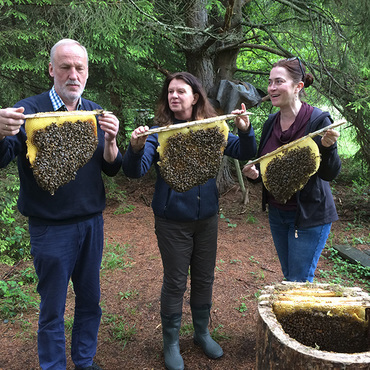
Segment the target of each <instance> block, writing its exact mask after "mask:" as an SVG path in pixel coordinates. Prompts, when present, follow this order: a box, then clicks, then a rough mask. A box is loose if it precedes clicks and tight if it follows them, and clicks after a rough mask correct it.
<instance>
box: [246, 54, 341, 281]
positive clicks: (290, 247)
mask: <svg viewBox="0 0 370 370" xmlns="http://www.w3.org/2000/svg"><path fill="white" fill-rule="evenodd" d="M312 83H313V76H312V74H311V73H306V68H305V66H304V65H303V63H302V62H301V60H300V59H299V58H297V57H296V58H290V59H282V60H279V61H278V62H276V63H274V64H273V66H272V69H271V72H270V77H269V80H268V90H267V91H268V94H269V97H270V100H271V103H272V105H273V106H275V107H279V111H278V112H277V113H275V114H271V115H270V116H269V118H268V120H267V121H266V122H265V124H264V126H263V130H262V134H261V140H260V145H259V149H258V153H257V156H258V157H260V156H262V155H265V154H267V153H270V152H272V151H273V150H275V149H277V148H279V147H280V146H283V145H285V144H287V143H289V142H291V141H294V140H297V139H299V138H300V137H303V136H305V135H307V134H308V133H310V132H313V131H316V130H318V129H320V128H322V127H325V126H328V125H330V124H331V123H332V120H331V118H330V115H329V113H328V112H322V111H321V110H320V109H319V108H316V107H313V106H311V105H309V104H307V103H306V102H304V101H302V100H301V98H302V97H303V95H305V91H304V88H307V87H309V86H310V85H311V84H312ZM338 137H339V133H338V132H337V131H335V130H331V129H329V130H327V131H326V132H325V134H324V136H323V137H320V136H317V137H315V138H314V140H315V142H316V144H317V145H318V147H319V151H320V155H321V162H320V167H319V169H318V171H317V172H316V173H315V174H314V175H313V176H311V178H310V179H309V181H308V182H307V184H306V185H305V186H304V187H303V189H301V190H300V191H298V192H296V193H295V194H294V195H293V196H292V197H291V198H290V199H289V200H288V201H287V202H286V203H284V204H282V203H281V202H279V201H278V200H277V199H275V198H274V196H273V195H272V194H271V193H270V192H269V191H268V190H267V189H266V188H265V186H263V191H262V207H263V209H264V210H265V209H266V205H268V214H269V223H270V229H271V233H272V237H273V240H274V244H275V248H276V251H277V253H278V256H279V260H280V264H281V268H282V271H283V274H284V278H285V279H286V280H288V281H300V282H305V281H309V282H312V281H313V278H314V273H315V270H316V266H317V263H318V260H319V257H320V255H321V252H322V250H323V249H324V246H325V243H326V240H327V238H328V236H329V232H330V228H331V224H332V222H333V221H336V220H337V219H338V216H337V212H336V208H335V204H334V200H333V196H332V193H331V190H330V186H329V181H332V180H333V179H334V178H335V177H336V176H337V175H338V173H339V171H340V167H341V161H340V159H339V156H338V153H337V144H336V142H337V139H338ZM287 170H288V169H287ZM243 174H244V175H245V176H247V178H248V179H250V180H251V181H253V182H257V181H260V180H261V176H260V173H259V168H258V167H256V166H255V165H248V164H247V165H245V166H244V168H243Z"/></svg>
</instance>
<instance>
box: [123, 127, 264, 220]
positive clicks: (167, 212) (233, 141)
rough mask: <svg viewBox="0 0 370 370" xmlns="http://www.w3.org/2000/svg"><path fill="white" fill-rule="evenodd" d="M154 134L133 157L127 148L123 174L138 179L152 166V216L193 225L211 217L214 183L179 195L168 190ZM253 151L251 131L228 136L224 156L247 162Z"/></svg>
mask: <svg viewBox="0 0 370 370" xmlns="http://www.w3.org/2000/svg"><path fill="white" fill-rule="evenodd" d="M157 147H158V134H152V135H149V136H148V139H147V141H146V143H145V147H144V148H143V149H142V150H141V151H140V152H139V153H134V152H133V150H132V148H131V145H130V146H129V147H128V149H127V151H126V154H125V155H124V157H123V171H124V173H125V174H126V176H128V177H133V178H139V177H141V176H143V175H145V174H146V173H147V172H148V170H149V168H150V167H151V165H152V164H153V163H154V165H155V169H156V172H157V181H156V184H155V192H154V196H153V200H152V208H153V212H154V214H155V215H156V216H159V217H163V218H166V219H169V220H177V221H193V220H201V219H205V218H208V217H211V216H213V215H215V214H217V212H218V197H219V194H218V190H217V186H216V179H215V178H213V179H210V180H208V182H207V183H205V184H204V185H199V186H195V187H193V188H192V189H190V190H188V191H186V192H183V193H180V192H176V191H175V190H173V189H171V188H170V187H169V185H167V183H166V182H165V181H164V180H163V178H162V177H161V174H160V172H159V167H158V164H157V162H158V160H159V155H158V152H157ZM256 150H257V147H256V142H255V138H254V131H253V128H252V127H251V129H250V130H249V131H248V132H246V133H244V132H241V131H239V137H238V136H235V135H233V134H230V133H229V136H228V142H227V147H226V149H225V152H224V154H225V155H228V156H230V157H233V158H237V159H241V160H248V159H250V158H252V157H253V156H254V155H255V153H256Z"/></svg>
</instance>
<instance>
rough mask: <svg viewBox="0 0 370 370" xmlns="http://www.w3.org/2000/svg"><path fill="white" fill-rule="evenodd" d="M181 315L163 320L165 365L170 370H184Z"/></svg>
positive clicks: (162, 317)
mask: <svg viewBox="0 0 370 370" xmlns="http://www.w3.org/2000/svg"><path fill="white" fill-rule="evenodd" d="M181 316H182V315H181V313H180V314H175V315H171V316H164V315H162V314H161V319H162V333H163V353H164V364H165V366H166V369H168V370H183V369H184V360H183V359H182V357H181V354H180V344H179V332H180V327H181Z"/></svg>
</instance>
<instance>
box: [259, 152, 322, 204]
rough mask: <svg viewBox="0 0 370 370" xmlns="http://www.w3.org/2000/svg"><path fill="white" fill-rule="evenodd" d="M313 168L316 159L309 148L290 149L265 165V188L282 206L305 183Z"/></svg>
mask: <svg viewBox="0 0 370 370" xmlns="http://www.w3.org/2000/svg"><path fill="white" fill-rule="evenodd" d="M315 167H316V157H315V154H314V153H312V151H311V150H310V148H309V147H301V148H294V149H291V150H289V151H286V152H285V153H283V155H282V156H277V157H275V158H273V159H272V160H271V162H270V163H269V164H268V165H267V167H266V173H265V176H266V183H265V186H266V188H267V189H268V190H269V192H270V193H271V194H272V195H273V196H274V198H275V199H276V200H277V201H279V202H280V203H283V204H284V203H286V202H287V201H288V200H289V199H290V198H291V197H292V196H293V195H294V194H295V193H296V192H297V191H298V190H299V189H301V188H302V184H306V183H307V181H308V180H309V178H310V173H312V172H313V171H314V170H315Z"/></svg>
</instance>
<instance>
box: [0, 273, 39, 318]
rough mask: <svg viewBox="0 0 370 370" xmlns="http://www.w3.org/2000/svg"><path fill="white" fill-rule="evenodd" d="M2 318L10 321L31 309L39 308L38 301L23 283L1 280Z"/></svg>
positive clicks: (0, 306) (0, 301)
mask: <svg viewBox="0 0 370 370" xmlns="http://www.w3.org/2000/svg"><path fill="white" fill-rule="evenodd" d="M0 303H1V305H0V317H1V319H9V318H12V317H14V316H16V315H17V314H19V313H22V312H24V311H26V310H28V309H30V308H37V307H38V301H37V300H36V299H35V298H34V297H33V296H32V295H30V293H29V289H28V287H27V286H25V285H24V284H23V282H22V281H14V280H10V281H3V280H0Z"/></svg>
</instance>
